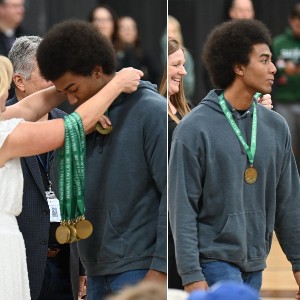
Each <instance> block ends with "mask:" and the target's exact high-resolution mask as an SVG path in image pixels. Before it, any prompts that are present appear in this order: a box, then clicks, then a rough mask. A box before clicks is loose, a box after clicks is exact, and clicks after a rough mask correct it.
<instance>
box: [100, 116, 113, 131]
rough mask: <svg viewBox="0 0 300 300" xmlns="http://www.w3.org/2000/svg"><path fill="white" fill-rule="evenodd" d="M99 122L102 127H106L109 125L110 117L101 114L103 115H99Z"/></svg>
mask: <svg viewBox="0 0 300 300" xmlns="http://www.w3.org/2000/svg"><path fill="white" fill-rule="evenodd" d="M99 123H100V124H101V126H102V127H103V128H107V127H108V126H110V125H111V122H110V119H109V118H108V117H107V116H105V115H103V116H101V117H100V119H99Z"/></svg>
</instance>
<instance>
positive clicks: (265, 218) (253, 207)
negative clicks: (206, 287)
mask: <svg viewBox="0 0 300 300" xmlns="http://www.w3.org/2000/svg"><path fill="white" fill-rule="evenodd" d="M220 93H221V91H220V90H214V91H211V92H210V93H209V94H208V95H207V96H206V98H205V99H204V100H203V101H202V102H201V103H200V104H199V105H198V106H197V107H196V108H194V109H193V110H192V111H191V113H190V114H189V115H188V116H186V117H185V118H184V119H183V120H182V121H181V122H180V124H179V125H178V126H177V128H176V130H175V132H174V135H173V142H172V148H171V154H170V164H169V210H170V222H171V227H172V231H173V235H174V239H175V247H176V256H177V264H178V271H179V274H180V275H181V277H182V281H183V284H184V285H185V284H188V283H191V282H194V281H199V280H204V279H205V278H204V276H203V273H202V270H201V262H209V261H218V260H220V261H221V260H222V261H226V262H230V263H233V264H235V265H237V266H238V267H239V268H240V269H241V270H242V271H244V272H252V271H259V270H262V269H264V268H265V266H266V262H265V261H266V257H267V255H268V253H269V250H270V247H271V242H272V234H273V230H274V228H275V231H276V234H277V237H278V239H279V242H280V244H281V246H282V248H283V250H284V252H285V254H286V255H287V257H288V259H289V260H290V261H291V263H292V266H293V270H294V271H295V270H300V182H299V176H298V171H297V167H296V164H295V160H294V155H293V153H292V149H291V137H290V133H289V129H288V126H287V123H286V121H285V119H284V118H283V117H281V116H280V115H279V114H277V113H276V112H274V111H270V110H268V109H266V108H265V107H263V106H261V105H257V119H258V124H257V126H258V129H257V147H256V154H255V158H254V167H255V168H256V169H257V172H258V178H257V181H256V182H255V183H254V184H247V183H246V182H245V181H244V172H245V170H246V169H247V167H248V166H249V162H248V158H247V155H246V153H245V151H244V149H243V147H242V146H241V143H240V142H239V140H238V138H237V137H236V135H235V133H234V132H233V130H232V128H231V126H230V124H229V123H228V121H227V119H226V117H225V115H224V114H223V112H222V110H221V107H220V105H219V100H218V94H220ZM227 104H228V107H229V109H230V110H231V111H232V115H233V117H234V119H235V121H236V123H237V124H238V126H239V128H240V129H241V131H242V133H243V136H244V137H245V138H246V141H247V144H248V145H250V143H251V128H252V126H251V125H252V113H253V106H252V107H251V108H249V110H248V111H246V112H245V113H244V114H243V115H239V113H238V112H236V111H235V110H234V109H232V107H231V106H230V105H229V103H227Z"/></svg>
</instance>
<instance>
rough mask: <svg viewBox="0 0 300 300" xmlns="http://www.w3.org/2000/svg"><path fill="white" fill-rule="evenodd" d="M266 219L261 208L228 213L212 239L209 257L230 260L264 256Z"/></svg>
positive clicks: (244, 259)
mask: <svg viewBox="0 0 300 300" xmlns="http://www.w3.org/2000/svg"><path fill="white" fill-rule="evenodd" d="M265 232H266V221H265V217H264V214H263V212H262V211H261V210H258V211H246V212H241V213H234V214H229V215H228V217H227V220H226V223H225V226H224V227H223V229H222V231H221V233H220V234H219V235H218V236H217V237H216V238H215V239H214V240H213V241H212V243H211V250H210V257H212V258H217V259H224V260H227V261H232V262H240V261H247V260H251V259H256V258H262V257H264V256H265V249H266V247H265Z"/></svg>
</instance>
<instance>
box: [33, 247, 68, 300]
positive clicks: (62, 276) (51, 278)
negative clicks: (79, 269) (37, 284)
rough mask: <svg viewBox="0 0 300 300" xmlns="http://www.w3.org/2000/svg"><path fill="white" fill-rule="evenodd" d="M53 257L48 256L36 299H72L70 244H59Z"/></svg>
mask: <svg viewBox="0 0 300 300" xmlns="http://www.w3.org/2000/svg"><path fill="white" fill-rule="evenodd" d="M60 248H61V250H60V252H59V253H58V254H57V255H56V256H55V257H48V259H47V264H46V270H45V276H44V281H43V286H42V290H41V294H40V296H39V298H38V300H73V294H72V284H71V278H70V246H69V245H68V244H67V245H61V246H60Z"/></svg>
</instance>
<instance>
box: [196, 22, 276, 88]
mask: <svg viewBox="0 0 300 300" xmlns="http://www.w3.org/2000/svg"><path fill="white" fill-rule="evenodd" d="M256 44H267V45H268V46H269V47H271V35H270V33H269V30H268V28H267V27H266V25H265V24H264V23H262V22H260V21H258V20H232V21H228V22H224V23H222V24H220V25H218V26H217V27H216V28H215V29H213V30H212V32H211V33H210V34H209V35H208V38H207V40H206V42H205V44H204V48H203V53H202V58H203V61H204V64H205V66H206V68H207V70H208V72H209V74H210V77H211V80H212V82H213V83H214V84H215V85H216V86H217V87H219V88H222V89H225V88H227V87H228V86H230V85H231V84H232V82H233V81H234V79H235V73H234V69H233V68H234V66H235V65H237V64H241V65H245V66H246V65H247V64H248V63H249V54H250V53H251V51H252V49H253V46H254V45H256Z"/></svg>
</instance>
